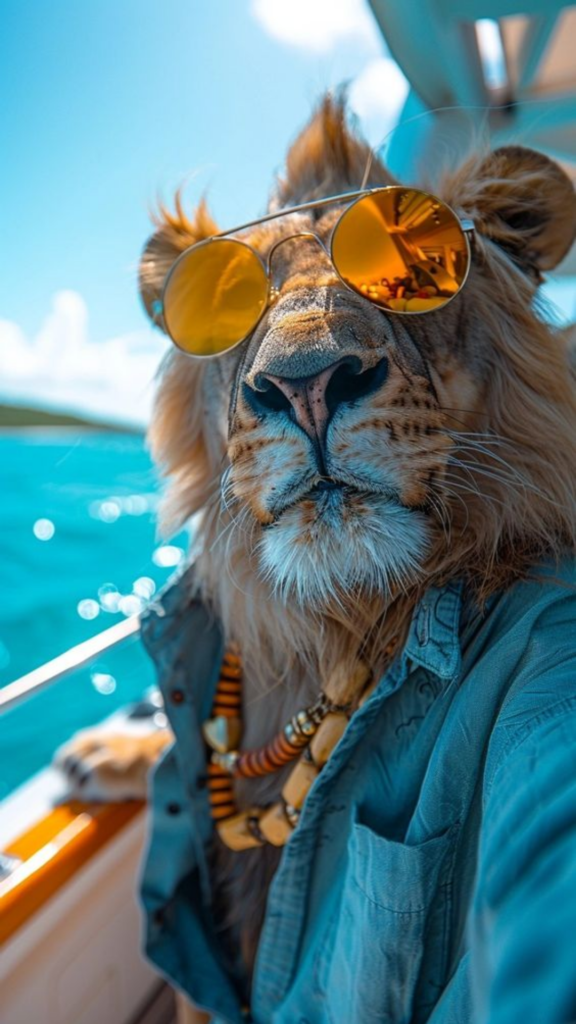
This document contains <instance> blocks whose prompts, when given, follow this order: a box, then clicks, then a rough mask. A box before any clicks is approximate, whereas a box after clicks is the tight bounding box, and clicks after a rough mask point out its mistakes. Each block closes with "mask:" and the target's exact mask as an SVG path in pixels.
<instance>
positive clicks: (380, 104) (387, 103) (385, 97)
mask: <svg viewBox="0 0 576 1024" xmlns="http://www.w3.org/2000/svg"><path fill="white" fill-rule="evenodd" d="M409 88H410V87H409V84H408V81H407V79H406V78H405V77H404V75H403V74H402V72H401V70H400V68H399V67H398V65H397V64H396V61H394V60H392V59H391V58H390V57H379V58H377V60H373V61H371V62H370V64H368V65H367V66H366V68H365V69H364V71H362V72H361V73H360V74H359V75H358V77H357V78H355V79H354V81H353V83H352V85H351V87H350V93H349V102H350V107H351V109H352V110H353V111H354V113H356V114H357V115H358V117H359V118H360V120H361V122H362V130H363V133H364V135H365V136H366V138H367V139H368V141H369V142H370V143H371V144H372V145H373V146H378V145H379V144H380V143H382V142H383V140H384V138H385V136H386V135H387V134H388V133H389V132H390V131H391V130H392V129H393V128H394V126H395V125H396V123H397V121H398V117H399V114H400V112H401V110H402V107H403V106H404V103H405V101H406V97H407V95H408V90H409Z"/></svg>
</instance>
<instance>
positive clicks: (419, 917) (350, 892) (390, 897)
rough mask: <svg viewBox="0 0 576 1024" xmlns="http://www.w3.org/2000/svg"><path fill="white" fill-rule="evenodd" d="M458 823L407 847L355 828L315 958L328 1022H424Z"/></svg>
mask: <svg viewBox="0 0 576 1024" xmlns="http://www.w3.org/2000/svg"><path fill="white" fill-rule="evenodd" d="M458 827H459V826H458V823H456V824H455V825H452V826H451V827H450V828H448V829H447V830H446V831H445V832H443V833H442V834H441V835H439V836H435V837H434V838H432V839H428V840H427V841H426V842H423V843H420V844H418V845H416V846H408V845H406V844H404V843H397V842H394V841H392V840H391V839H385V838H383V837H382V836H379V835H377V834H376V833H375V832H373V831H372V830H371V829H370V828H367V827H366V826H365V825H362V824H360V823H356V824H355V825H354V827H353V831H352V835H351V838H350V843H349V849H348V863H347V868H346V869H345V872H344V876H343V878H342V889H341V898H340V899H339V901H338V905H337V907H336V909H335V911H334V913H333V914H332V918H331V921H330V924H329V926H328V928H327V930H326V933H325V935H324V939H323V943H322V947H321V949H320V951H319V954H318V958H317V970H316V983H317V988H318V989H319V990H320V992H319V994H320V995H321V997H322V1001H323V1005H324V1012H325V1019H326V1020H327V1021H331V1022H333V1024H343V1022H351V1021H354V1022H355V1024H360V1022H362V1024H363V1022H367V1024H377V1022H388V1024H390V1022H394V1024H408V1022H416V1021H420V1020H422V1021H425V1020H426V1019H427V1017H428V1015H429V1013H430V1011H431V1008H432V1006H433V1005H434V1003H435V1002H436V1001H437V999H438V998H439V995H440V992H441V990H442V988H443V986H444V984H445V974H446V969H447V945H448V935H447V930H448V917H449V910H450V902H451V888H452V884H451V883H452V870H453V862H454V856H453V854H454V849H455V840H456V835H457V831H458Z"/></svg>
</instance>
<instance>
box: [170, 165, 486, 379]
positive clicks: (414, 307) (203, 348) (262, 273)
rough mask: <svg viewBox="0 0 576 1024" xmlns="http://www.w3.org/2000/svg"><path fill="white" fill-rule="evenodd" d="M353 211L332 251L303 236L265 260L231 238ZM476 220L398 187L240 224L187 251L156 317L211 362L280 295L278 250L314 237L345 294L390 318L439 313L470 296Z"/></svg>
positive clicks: (337, 228) (339, 225)
mask: <svg viewBox="0 0 576 1024" xmlns="http://www.w3.org/2000/svg"><path fill="white" fill-rule="evenodd" d="M343 202H348V203H349V204H350V205H348V207H347V208H346V209H345V210H344V211H343V212H342V214H341V215H340V217H339V218H338V220H337V221H336V223H335V225H334V227H333V228H332V231H331V233H330V238H329V239H328V242H327V243H325V242H324V241H322V239H321V238H319V237H318V235H316V234H315V233H314V232H311V231H301V232H297V233H296V234H293V235H289V236H288V237H286V238H282V239H280V240H279V241H278V242H276V243H275V244H274V245H273V246H272V248H271V249H270V251H269V252H268V254H267V256H266V258H265V259H263V258H262V257H261V256H260V254H259V253H257V252H256V251H255V249H253V248H252V247H251V246H250V245H248V244H247V243H246V242H243V241H241V240H240V239H237V238H231V237H230V235H234V234H237V233H238V232H240V231H243V230H245V229H246V228H250V227H254V226H256V225H258V224H263V223H265V222H266V221H269V220H274V219H275V218H277V217H285V216H287V215H288V214H291V213H300V212H304V211H305V210H311V209H315V208H318V207H323V206H329V205H330V204H333V203H343ZM473 231H474V225H473V223H472V221H468V220H461V219H460V218H459V217H458V216H457V215H456V214H455V213H454V211H453V210H451V209H450V207H449V206H447V205H446V203H444V202H442V200H441V199H438V198H437V197H436V196H433V195H430V194H429V193H427V192H421V191H419V190H418V189H413V188H404V187H403V186H400V185H391V186H388V187H386V188H376V189H365V190H363V191H361V192H350V193H346V194H344V195H338V196H332V197H330V198H328V199H319V200H316V201H315V202H310V203H303V204H302V205H300V206H295V207H292V208H291V209H290V210H280V211H279V212H277V213H272V214H268V215H267V216H265V217H261V218H259V219H258V220H255V221H250V222H249V223H248V224H242V225H240V227H237V228H233V229H232V230H231V231H226V232H224V233H222V234H219V235H214V236H213V237H211V238H207V239H206V240H205V241H203V242H198V244H197V245H193V246H191V247H190V248H189V249H186V251H185V252H183V253H182V255H181V256H179V257H178V259H177V260H176V261H175V263H174V265H173V267H172V268H171V270H170V272H169V274H168V276H167V278H166V281H165V284H164V289H163V294H162V301H161V303H158V306H157V308H156V309H155V313H157V314H161V315H162V317H163V321H164V327H165V329H166V330H167V332H168V334H169V336H170V338H171V339H172V341H173V342H174V344H175V345H176V346H177V347H178V348H179V349H182V351H184V352H186V353H187V354H188V355H191V356H196V357H200V358H204V359H206V358H210V357H214V356H219V355H222V354H223V353H225V352H229V351H230V350H231V349H233V348H235V347H236V345H239V344H240V343H241V342H242V341H245V339H246V338H247V337H248V336H249V335H250V334H251V333H252V331H253V330H254V328H255V327H256V326H257V324H258V323H259V321H260V320H261V319H262V317H263V316H264V313H265V312H266V309H267V308H268V306H269V305H270V303H271V302H272V301H274V299H275V297H276V296H277V294H278V293H277V291H276V289H275V288H274V285H273V282H272V260H273V256H274V253H275V251H276V249H278V247H279V246H280V245H283V244H284V242H287V241H288V240H289V239H292V238H299V237H302V238H313V239H315V241H316V242H318V244H319V245H320V246H321V248H322V249H323V251H324V252H325V254H326V255H327V256H328V258H329V259H330V261H331V263H332V265H333V267H334V270H335V271H336V273H337V275H338V277H339V278H340V279H341V281H342V282H343V284H345V285H346V287H348V288H350V289H351V290H352V291H354V292H357V293H358V294H359V295H361V296H363V298H365V299H367V300H368V301H369V302H371V303H373V304H374V305H375V306H377V307H378V308H379V309H382V310H385V311H386V312H388V313H398V314H402V315H415V314H424V313H430V312H432V311H434V310H437V309H441V308H442V307H443V306H445V305H447V303H448V302H451V300H452V299H453V298H454V297H455V296H456V295H457V294H458V292H459V291H460V290H461V289H462V288H463V286H464V284H465V282H466V278H467V276H468V271H469V269H470V259H471V257H470V244H469V240H468V236H470V235H472V234H473Z"/></svg>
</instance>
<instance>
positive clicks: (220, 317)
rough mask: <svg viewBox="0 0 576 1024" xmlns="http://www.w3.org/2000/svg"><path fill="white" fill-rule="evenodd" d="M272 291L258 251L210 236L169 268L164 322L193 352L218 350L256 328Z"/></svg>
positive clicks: (208, 353) (209, 353)
mask: <svg viewBox="0 0 576 1024" xmlns="http://www.w3.org/2000/svg"><path fill="white" fill-rule="evenodd" d="M267 296H268V279H267V277H266V272H265V270H264V267H263V266H262V264H261V262H260V260H259V259H258V257H257V255H256V253H255V252H253V250H252V249H249V248H248V246H247V245H244V243H243V242H238V241H234V240H232V239H225V238H222V239H218V238H217V239H211V240H210V241H209V242H206V243H205V244H202V243H201V244H200V245H197V246H194V248H192V249H190V250H189V251H188V252H187V253H185V254H184V256H182V257H181V258H180V259H179V260H178V262H177V263H176V264H175V266H174V268H173V269H172V271H171V272H170V275H169V277H168V280H167V282H166V287H165V290H164V323H165V325H166V329H167V331H168V333H169V335H170V337H171V338H172V340H173V341H174V342H175V343H176V345H178V347H179V348H181V349H183V350H184V351H185V352H188V353H190V355H195V356H214V355H218V354H219V353H220V352H225V351H226V350H227V349H229V348H232V347H233V346H234V345H237V344H238V342H239V341H242V340H243V339H244V338H245V337H246V336H247V335H248V334H249V333H250V331H251V330H252V329H253V328H254V327H255V325H256V324H257V322H258V320H259V318H260V316H261V314H262V310H263V309H264V307H265V305H266V300H267Z"/></svg>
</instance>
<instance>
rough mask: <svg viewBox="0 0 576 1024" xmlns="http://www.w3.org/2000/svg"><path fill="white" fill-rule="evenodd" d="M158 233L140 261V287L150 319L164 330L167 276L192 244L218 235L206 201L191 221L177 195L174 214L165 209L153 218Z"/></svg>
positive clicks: (148, 243)
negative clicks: (163, 302) (162, 300)
mask: <svg viewBox="0 0 576 1024" xmlns="http://www.w3.org/2000/svg"><path fill="white" fill-rule="evenodd" d="M154 220H155V222H156V226H157V230H156V231H155V232H154V234H153V235H152V236H151V237H150V238H149V239H148V241H147V243H146V245H145V246H144V251H143V253H142V256H141V258H140V266H139V273H138V285H139V290H140V297H141V299H142V302H143V303H144V308H145V309H146V312H147V313H148V316H149V317H150V319H151V320H152V321H153V322H154V323H155V324H156V325H157V326H158V327H162V329H164V325H163V321H162V307H161V296H162V289H163V287H164V281H165V280H166V275H167V274H168V271H169V270H170V268H171V267H172V265H173V263H174V261H175V260H176V259H177V257H178V256H179V255H180V253H182V252H184V250H185V249H189V248H190V246H191V245H195V244H196V242H201V241H202V240H203V239H204V238H210V236H211V235H215V234H217V233H218V227H217V225H216V224H215V223H214V221H213V220H212V217H211V216H210V214H209V212H208V209H207V206H206V203H205V201H204V200H202V202H201V203H200V204H199V206H198V207H197V208H196V211H195V212H194V215H193V216H192V217H191V218H190V217H187V216H186V214H185V213H184V210H183V208H182V196H181V193H180V192H177V193H176V196H175V199H174V213H172V212H171V211H170V210H168V209H167V208H166V207H164V206H160V209H159V212H158V213H157V215H156V216H155V217H154Z"/></svg>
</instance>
